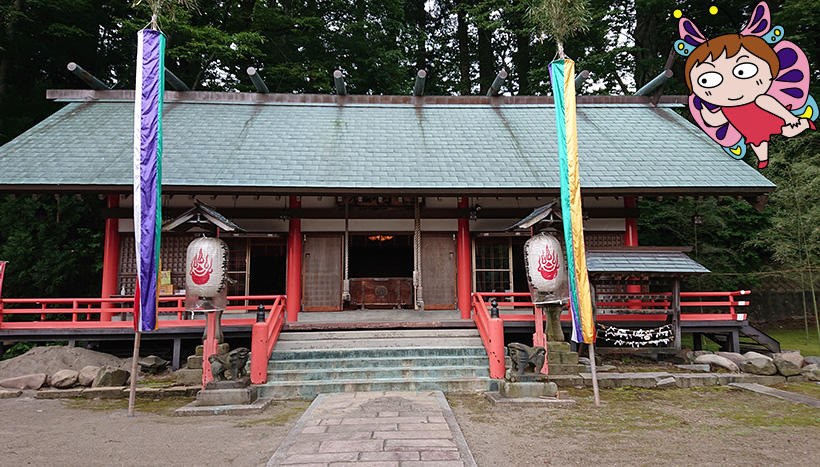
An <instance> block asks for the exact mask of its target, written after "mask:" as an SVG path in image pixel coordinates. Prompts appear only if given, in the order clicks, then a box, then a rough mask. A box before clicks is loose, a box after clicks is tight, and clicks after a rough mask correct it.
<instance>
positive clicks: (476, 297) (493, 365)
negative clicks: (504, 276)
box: [472, 290, 752, 378]
mask: <svg viewBox="0 0 820 467" xmlns="http://www.w3.org/2000/svg"><path fill="white" fill-rule="evenodd" d="M751 293H752V292H751V291H749V290H738V291H733V292H681V308H694V307H704V308H712V309H714V308H724V307H725V308H728V309H729V313H686V312H682V313H681V321H743V320H745V319H746V314H745V313H737V307H741V306H748V305H749V301H748V300H738V297H742V296H745V295H749V294H751ZM621 295H622V296H624V300H618V301H606V302H604V301H599V302H597V306H598V308H599V309H606V308H608V309H612V308H618V309H621V310H623V312H622V313H617V314H598V315H596V317H595V319H596V320H597V321H598V322H606V321H612V322H617V321H664V320H666V317H667V315H666V314H665V313H651V311H652V310H657V311H661V309H666V308H668V307H669V306H670V305H671V300H670V299H671V295H672V294H671V293H660V294H635V293H624V294H615V293H607V294H606V296H607V297H618V296H621ZM490 298H495V299H496V300H497V303H498V308H499V317H498V318H491V317H490V312H489V311H488V310H487V302H486V301H485V300H489V299H490ZM627 298H628V299H627ZM636 299H638V301H636ZM684 299H688V300H686V301H684ZM530 300H531V299H530V294H529V293H526V292H515V293H506V292H478V293H474V294H473V303H472V305H473V306H472V312H473V320H474V321H475V323H476V327H478V332H479V334H480V335H481V340H482V342H483V343H484V348H485V349H487V356H488V357H489V359H490V377H491V378H503V377H504V321H529V322H534V321H535V314H534V313H533V308H534V304H533V303H532V302H531V301H530ZM517 308H521V309H527V311H528V312H527V313H522V314H516V313H509V312H508V313H504V312H503V310H504V309H507V310H510V309H512V310H515V309H517ZM647 311H649V313H647ZM569 320H570V317H569V314H568V313H567V312H564V313H563V314H562V315H561V321H569Z"/></svg>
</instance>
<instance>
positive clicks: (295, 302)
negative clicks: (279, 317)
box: [286, 196, 302, 322]
mask: <svg viewBox="0 0 820 467" xmlns="http://www.w3.org/2000/svg"><path fill="white" fill-rule="evenodd" d="M300 207H302V203H301V202H299V199H298V198H297V197H296V196H291V197H290V208H291V209H297V208H300ZM286 293H287V296H288V301H287V318H288V321H291V322H293V321H296V320H297V319H298V317H299V310H300V309H301V308H302V219H298V218H295V217H291V218H290V225H289V227H288V278H287V287H286Z"/></svg>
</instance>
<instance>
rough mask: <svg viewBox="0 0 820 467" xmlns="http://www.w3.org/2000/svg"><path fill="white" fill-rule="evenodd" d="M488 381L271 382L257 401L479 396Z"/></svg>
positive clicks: (261, 388)
mask: <svg viewBox="0 0 820 467" xmlns="http://www.w3.org/2000/svg"><path fill="white" fill-rule="evenodd" d="M490 384H491V381H490V379H489V378H448V379H438V378H436V379H413V380H403V379H362V380H346V381H344V382H340V381H289V382H270V383H265V384H263V385H260V386H259V397H261V398H273V399H313V398H314V397H316V395H318V394H319V393H323V392H356V391H427V390H439V391H443V392H445V393H461V394H465V393H479V392H484V391H488V390H490Z"/></svg>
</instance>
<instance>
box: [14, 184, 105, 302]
mask: <svg viewBox="0 0 820 467" xmlns="http://www.w3.org/2000/svg"><path fill="white" fill-rule="evenodd" d="M104 206H105V205H104V202H103V201H100V200H99V199H97V197H96V195H95V196H93V197H87V196H85V197H79V196H76V197H75V196H57V197H55V196H53V195H49V196H39V197H31V196H16V197H15V196H11V195H2V196H0V223H1V225H2V226H3V228H2V229H0V259H2V260H4V261H8V262H9V264H8V265H7V269H6V276H5V280H4V283H3V295H4V296H7V297H44V296H45V297H92V296H99V293H100V283H101V282H100V281H101V274H102V252H103V240H104V236H103V227H104V225H105V220H104V219H103V218H102V208H103V207H104Z"/></svg>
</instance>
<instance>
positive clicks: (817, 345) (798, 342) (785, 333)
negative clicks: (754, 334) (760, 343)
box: [765, 327, 820, 356]
mask: <svg viewBox="0 0 820 467" xmlns="http://www.w3.org/2000/svg"><path fill="white" fill-rule="evenodd" d="M765 332H766V334H768V335H770V336H772V337H773V338H775V339H777V341H778V342H780V348H781V349H783V350H799V351H800V353H801V354H803V355H804V356H808V355H815V356H820V340H818V337H817V328H815V327H810V328H809V339H808V341H806V330H805V329H803V328H801V329H766V330H765Z"/></svg>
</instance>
